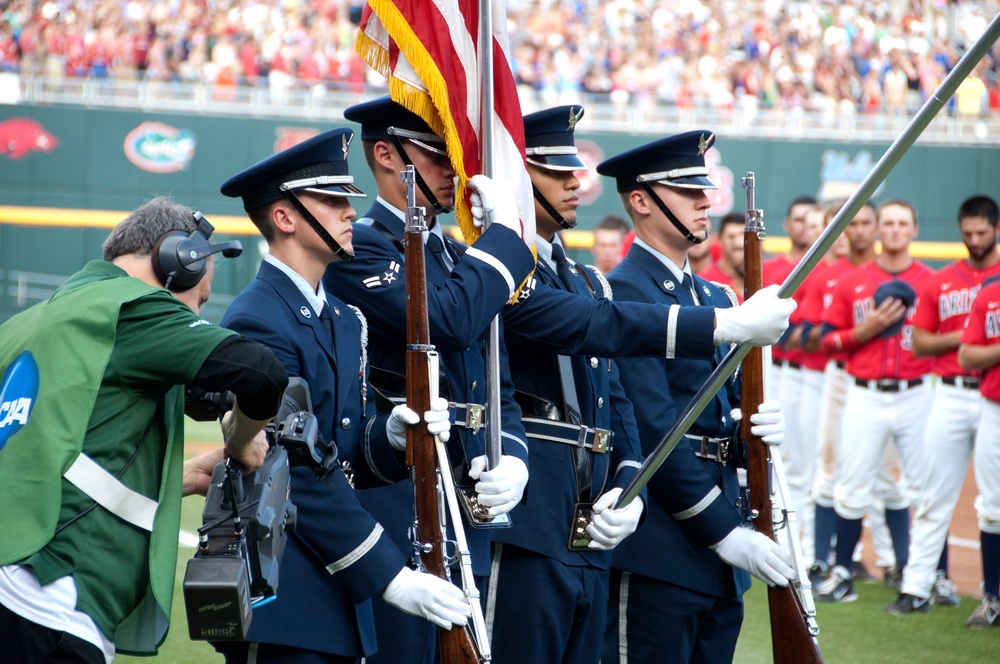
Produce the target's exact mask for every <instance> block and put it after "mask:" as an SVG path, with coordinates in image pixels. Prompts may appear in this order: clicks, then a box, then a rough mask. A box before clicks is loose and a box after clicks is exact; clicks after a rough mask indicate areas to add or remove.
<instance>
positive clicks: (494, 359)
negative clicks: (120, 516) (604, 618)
mask: <svg viewBox="0 0 1000 664" xmlns="http://www.w3.org/2000/svg"><path fill="white" fill-rule="evenodd" d="M479 114H480V116H479V143H480V146H481V147H482V154H481V157H482V158H481V164H482V169H483V175H485V176H487V177H493V123H494V109H493V3H492V0H479ZM488 227H489V222H486V223H484V225H483V231H485V230H486V229H487V228H488ZM487 354H488V357H487V361H486V460H487V462H488V467H489V468H495V467H496V466H497V464H498V463H500V453H501V450H502V449H503V447H502V444H501V441H500V419H501V418H500V317H499V314H498V315H497V316H494V317H493V320H492V321H491V322H490V334H489V340H488V341H487Z"/></svg>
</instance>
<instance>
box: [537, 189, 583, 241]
mask: <svg viewBox="0 0 1000 664" xmlns="http://www.w3.org/2000/svg"><path fill="white" fill-rule="evenodd" d="M531 191H533V192H534V193H535V200H536V201H538V204H539V205H541V206H542V209H544V210H545V211H546V212H548V213H549V216H550V217H552V220H553V221H555V222H556V223H557V224H559V225H560V226H562V227H563V228H565V229H566V230H569V229H571V228H573V227H574V226H576V222H575V221H569V220H567V219H565V218H563V216H562V215H561V214H559V213H558V212H556V209H555V208H554V207H552V203H549V202H548V200H546V199H545V197H544V196H542V192H540V191H538V187H536V186H535V185H534V183H532V185H531Z"/></svg>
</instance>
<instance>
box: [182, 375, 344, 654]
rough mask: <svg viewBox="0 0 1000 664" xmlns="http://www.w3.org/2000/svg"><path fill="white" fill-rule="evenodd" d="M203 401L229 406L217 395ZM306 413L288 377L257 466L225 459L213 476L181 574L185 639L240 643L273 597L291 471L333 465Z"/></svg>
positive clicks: (322, 470) (290, 526)
mask: <svg viewBox="0 0 1000 664" xmlns="http://www.w3.org/2000/svg"><path fill="white" fill-rule="evenodd" d="M202 400H203V401H205V399H202ZM208 400H211V401H212V402H214V403H223V404H228V405H229V407H231V406H232V402H231V400H228V401H227V399H225V398H219V397H216V396H215V395H210V396H209V397H208ZM311 410H312V404H311V401H310V397H309V387H308V385H306V383H305V382H304V381H302V380H301V379H300V378H292V379H291V380H290V381H289V384H288V388H287V389H286V390H285V393H284V395H283V397H282V403H281V408H280V410H279V411H278V414H277V415H276V416H275V418H274V420H272V421H271V422H270V423H269V424H268V425H267V427H266V428H265V432H266V434H267V437H268V442H269V443H270V449H269V450H268V452H267V455H266V457H265V459H264V463H263V465H262V466H261V467H260V468H259V469H257V470H256V471H254V472H252V473H244V472H243V470H242V468H240V467H239V464H237V463H235V462H233V461H231V460H226V461H223V462H220V463H219V464H218V465H217V466H216V467H215V469H214V471H213V472H212V482H211V484H210V486H209V489H208V493H207V495H206V497H205V508H204V511H203V512H202V526H201V527H200V528H199V529H198V535H199V545H198V549H197V550H196V551H195V555H194V557H193V558H191V559H190V560H189V561H188V564H187V570H186V572H185V574H184V586H183V588H184V603H185V606H186V609H187V618H188V633H189V635H190V637H191V639H193V640H204V639H210V640H218V641H225V640H242V639H244V638H246V634H247V630H248V629H249V627H250V620H251V618H252V617H253V614H252V609H253V608H254V607H256V606H261V605H263V604H264V603H266V602H268V601H270V600H272V599H273V598H274V597H275V596H276V593H277V589H278V572H279V569H280V564H281V557H282V554H283V553H284V549H285V543H286V538H287V535H288V533H289V532H291V531H293V530H294V528H295V505H294V504H293V503H292V502H291V491H290V487H291V469H292V468H294V467H296V466H306V467H308V468H310V469H312V470H313V472H314V473H315V474H316V476H317V478H323V477H325V476H326V475H327V474H328V473H329V471H330V470H332V468H333V467H334V465H335V463H336V457H337V451H336V446H335V445H333V444H332V443H330V444H329V445H326V444H324V443H323V442H322V441H321V440H320V439H319V437H318V431H319V427H318V425H317V423H316V418H315V416H314V415H313V414H312V412H311Z"/></svg>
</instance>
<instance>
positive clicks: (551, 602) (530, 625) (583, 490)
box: [487, 106, 714, 664]
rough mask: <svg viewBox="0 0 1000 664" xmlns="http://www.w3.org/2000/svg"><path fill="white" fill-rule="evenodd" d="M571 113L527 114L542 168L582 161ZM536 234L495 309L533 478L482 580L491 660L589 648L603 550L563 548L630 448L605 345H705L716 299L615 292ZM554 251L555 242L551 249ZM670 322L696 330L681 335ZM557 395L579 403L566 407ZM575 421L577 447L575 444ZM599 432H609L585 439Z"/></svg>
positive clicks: (576, 653) (628, 420) (561, 656)
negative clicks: (530, 261)
mask: <svg viewBox="0 0 1000 664" xmlns="http://www.w3.org/2000/svg"><path fill="white" fill-rule="evenodd" d="M582 115H583V108H582V107H580V106H562V107H557V108H553V109H548V110H545V111H540V112H538V113H533V114H531V115H528V116H525V118H524V131H525V142H526V145H527V155H528V161H529V163H531V164H532V165H534V166H535V167H536V168H538V169H545V170H551V171H572V170H581V169H585V168H586V165H585V164H584V163H583V162H582V161H581V160H580V159H579V157H578V156H577V149H576V147H575V144H574V140H573V130H574V127H575V125H576V123H577V121H578V120H579V119H580V118H581V117H582ZM535 197H536V201H538V202H539V204H540V205H541V207H542V208H543V209H545V210H546V211H547V213H548V215H549V217H551V219H552V222H556V223H559V224H561V225H563V226H564V227H569V226H572V225H573V224H572V223H571V222H567V221H566V220H565V219H563V218H562V217H561V216H560V215H559V213H558V212H557V211H556V210H555V208H553V207H552V206H551V204H549V203H548V201H546V200H545V199H544V195H543V194H542V192H540V191H538V190H537V188H536V192H535ZM537 244H538V251H539V261H538V265H537V267H536V271H535V275H534V277H533V279H532V280H531V282H530V284H529V285H530V287H529V288H527V289H525V290H524V291H523V292H522V297H521V299H520V300H519V301H518V302H517V303H516V304H514V305H509V306H507V307H505V308H504V311H503V317H504V325H505V339H506V343H507V347H508V351H509V354H510V359H511V374H512V376H513V378H514V386H515V388H516V389H517V398H518V401H519V403H520V405H521V409H522V411H523V413H524V419H523V420H522V421H523V423H524V425H525V429H526V430H527V432H528V437H529V439H530V452H531V469H532V470H531V472H532V485H531V486H532V488H531V491H530V492H529V494H528V497H527V501H526V503H525V504H523V505H521V506H519V507H517V508H515V509H514V511H513V512H512V514H511V519H512V521H513V527H512V528H511V529H510V530H503V531H497V532H496V533H495V536H494V539H495V540H496V541H497V542H498V544H496V545H495V546H494V556H493V570H492V573H491V576H490V588H489V592H488V594H487V615H488V616H490V617H491V625H490V628H491V635H492V639H491V644H492V648H493V656H494V661H495V662H497V664H504V663H505V662H524V661H547V662H549V661H551V662H564V663H565V664H569V663H570V662H595V661H597V659H598V658H599V657H600V649H601V641H602V639H603V631H604V620H605V615H606V612H607V586H608V570H609V567H610V563H611V552H610V551H601V550H592V549H591V550H571V549H570V546H569V539H570V534H571V530H572V529H573V525H574V523H573V521H574V515H575V511H576V506H577V504H578V503H591V502H593V501H594V500H595V499H596V498H597V497H598V496H600V495H601V494H602V493H604V492H606V491H607V490H609V489H611V488H614V487H618V488H624V486H625V485H627V484H628V482H629V481H631V479H632V478H633V477H634V475H635V473H636V471H637V469H638V468H639V466H640V462H641V454H640V450H639V439H638V431H637V429H636V425H635V416H634V414H633V412H632V404H631V403H630V402H629V401H628V399H627V398H626V397H625V394H624V390H623V388H622V386H621V383H620V381H619V376H618V369H617V367H616V366H615V364H614V363H613V362H612V361H611V360H609V359H606V358H607V357H609V356H613V355H619V354H627V355H635V354H648V355H653V356H658V357H664V356H674V355H675V354H677V353H680V354H683V355H686V354H692V353H693V354H699V353H700V354H702V355H705V356H708V355H710V354H711V353H712V352H713V350H714V347H713V345H712V326H713V324H714V313H713V312H712V311H711V310H710V309H705V310H701V311H695V310H694V309H693V308H689V310H688V312H685V313H693V314H694V316H681V315H680V314H681V311H680V310H679V309H676V308H675V309H674V310H671V308H670V307H667V306H662V305H654V306H649V305H645V304H632V303H620V302H612V293H611V291H610V287H608V286H607V282H606V281H604V279H603V276H601V275H600V274H599V273H598V272H596V271H595V270H591V269H589V268H585V267H582V266H579V265H576V264H575V263H573V262H572V261H568V260H567V259H566V258H565V256H564V254H563V250H562V247H561V245H551V244H549V243H548V242H547V241H546V240H545V239H543V238H542V237H539V239H538V243H537ZM552 253H557V254H558V258H557V259H556V260H555V261H554V262H553V261H551V260H549V258H548V257H549V255H551V254H552ZM560 264H561V265H563V269H562V274H561V275H560V274H558V273H557V269H556V266H557V265H560ZM564 280H565V281H564ZM671 312H672V313H671ZM679 321H683V322H679ZM678 325H680V327H682V328H685V327H686V328H688V329H690V330H696V331H697V333H696V334H685V335H681V336H680V337H678V335H677V334H676V328H677V326H678ZM560 355H562V356H563V357H561V358H560V357H559V356H560ZM598 356H600V357H598ZM569 383H572V387H569V386H568V384H569ZM567 392H571V393H572V394H571V395H568V394H567ZM567 404H570V405H571V406H570V407H571V408H572V410H573V411H576V412H574V413H573V414H572V415H571V414H570V413H568V412H567V410H568V409H567ZM581 427H584V429H583V436H584V439H585V444H586V445H588V446H589V447H588V449H581V448H579V447H578V442H579V440H580V438H581ZM608 434H610V435H611V439H610V441H609V443H610V444H609V445H607V446H604V445H600V444H595V443H598V442H599V441H601V440H602V439H601V438H600V436H602V435H605V436H606V435H608ZM644 496H645V493H644V494H643V497H644Z"/></svg>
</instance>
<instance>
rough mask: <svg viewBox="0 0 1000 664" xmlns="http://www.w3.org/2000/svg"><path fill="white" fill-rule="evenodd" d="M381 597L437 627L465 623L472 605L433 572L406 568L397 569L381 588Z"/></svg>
mask: <svg viewBox="0 0 1000 664" xmlns="http://www.w3.org/2000/svg"><path fill="white" fill-rule="evenodd" d="M382 599H384V600H385V601H386V602H388V603H389V604H392V605H393V606H394V607H396V608H397V609H399V610H400V611H403V612H405V613H409V614H412V615H415V616H420V617H421V618H425V619H427V620H430V621H431V622H432V623H434V624H435V625H437V626H438V627H440V628H441V629H451V626H452V625H453V624H454V625H460V626H464V625H466V624H468V619H469V618H470V617H471V616H472V608H471V607H470V606H469V602H468V600H466V599H465V595H464V594H463V593H462V591H461V589H459V588H457V587H456V586H454V585H452V584H451V583H449V582H448V581H445V580H444V579H439V578H437V577H436V576H434V575H433V574H425V573H424V572H417V571H414V570H412V569H410V568H409V567H404V568H403V569H401V570H400V571H399V574H397V575H396V578H394V579H393V580H392V581H390V582H389V585H387V586H386V587H385V590H384V591H382Z"/></svg>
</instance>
